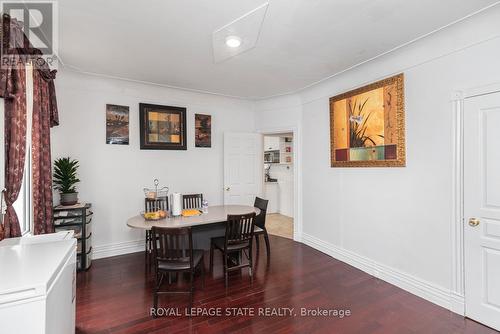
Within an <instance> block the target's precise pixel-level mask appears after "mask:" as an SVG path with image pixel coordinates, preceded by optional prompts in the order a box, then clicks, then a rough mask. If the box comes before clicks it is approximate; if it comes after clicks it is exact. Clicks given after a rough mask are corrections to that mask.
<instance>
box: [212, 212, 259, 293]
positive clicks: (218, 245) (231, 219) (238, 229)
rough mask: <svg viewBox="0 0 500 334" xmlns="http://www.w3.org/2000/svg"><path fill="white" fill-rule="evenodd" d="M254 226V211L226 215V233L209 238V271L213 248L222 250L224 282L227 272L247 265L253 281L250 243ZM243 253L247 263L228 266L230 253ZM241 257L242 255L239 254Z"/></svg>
mask: <svg viewBox="0 0 500 334" xmlns="http://www.w3.org/2000/svg"><path fill="white" fill-rule="evenodd" d="M254 228H255V212H252V213H248V214H241V215H228V216H227V222H226V234H225V236H224V237H217V238H212V239H211V240H210V271H213V264H214V250H215V249H218V250H220V251H221V252H222V258H223V265H224V284H225V286H226V287H227V285H228V273H229V272H230V271H234V270H240V269H241V268H245V267H248V271H249V274H250V279H251V280H252V281H253V274H252V258H253V255H252V244H253V242H252V241H253V236H254ZM236 252H237V253H239V254H240V255H241V254H242V253H244V254H245V255H246V258H247V260H248V261H247V263H242V261H241V260H240V261H239V263H237V264H235V265H234V266H231V267H229V266H228V257H229V254H230V253H236ZM240 258H242V256H240Z"/></svg>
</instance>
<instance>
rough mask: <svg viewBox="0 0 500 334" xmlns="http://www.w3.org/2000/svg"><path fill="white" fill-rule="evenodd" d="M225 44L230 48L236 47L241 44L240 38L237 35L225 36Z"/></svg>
mask: <svg viewBox="0 0 500 334" xmlns="http://www.w3.org/2000/svg"><path fill="white" fill-rule="evenodd" d="M226 45H227V46H229V47H230V48H237V47H238V46H240V45H241V39H240V38H239V37H238V36H228V37H226Z"/></svg>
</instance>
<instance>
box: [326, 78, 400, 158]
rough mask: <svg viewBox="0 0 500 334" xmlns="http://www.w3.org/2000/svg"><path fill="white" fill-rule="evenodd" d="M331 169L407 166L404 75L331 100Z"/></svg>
mask: <svg viewBox="0 0 500 334" xmlns="http://www.w3.org/2000/svg"><path fill="white" fill-rule="evenodd" d="M330 154H331V167H405V166H406V142H405V98H404V74H403V73H401V74H398V75H395V76H393V77H390V78H387V79H384V80H381V81H378V82H375V83H372V84H369V85H366V86H364V87H361V88H357V89H354V90H351V91H349V92H346V93H343V94H340V95H337V96H334V97H331V98H330Z"/></svg>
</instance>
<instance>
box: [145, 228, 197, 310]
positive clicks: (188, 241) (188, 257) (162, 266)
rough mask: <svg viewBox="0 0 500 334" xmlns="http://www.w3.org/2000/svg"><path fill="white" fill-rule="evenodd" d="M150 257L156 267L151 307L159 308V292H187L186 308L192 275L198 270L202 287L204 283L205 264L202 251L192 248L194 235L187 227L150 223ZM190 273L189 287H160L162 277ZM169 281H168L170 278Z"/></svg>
mask: <svg viewBox="0 0 500 334" xmlns="http://www.w3.org/2000/svg"><path fill="white" fill-rule="evenodd" d="M152 234H153V238H156V239H157V241H156V242H153V257H154V266H155V287H154V292H153V304H154V305H153V307H154V308H155V309H156V308H157V307H158V296H159V295H161V294H184V293H189V295H190V298H189V307H190V308H191V307H192V305H193V295H194V275H195V273H196V270H197V269H198V268H199V269H200V271H201V279H202V282H201V284H202V288H204V286H205V265H204V261H203V253H204V252H203V250H201V249H193V234H192V231H191V228H190V227H180V228H166V227H157V226H153V228H152ZM182 272H184V273H189V275H190V288H189V290H168V289H165V290H162V284H163V280H164V278H165V276H169V275H170V274H178V273H182ZM169 282H170V281H169Z"/></svg>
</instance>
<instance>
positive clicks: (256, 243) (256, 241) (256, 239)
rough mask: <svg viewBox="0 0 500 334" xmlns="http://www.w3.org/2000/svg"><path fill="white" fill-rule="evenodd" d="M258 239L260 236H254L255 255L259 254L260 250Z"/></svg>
mask: <svg viewBox="0 0 500 334" xmlns="http://www.w3.org/2000/svg"><path fill="white" fill-rule="evenodd" d="M259 238H260V236H259V235H258V234H256V235H255V247H256V248H257V253H259V249H260V245H259Z"/></svg>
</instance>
